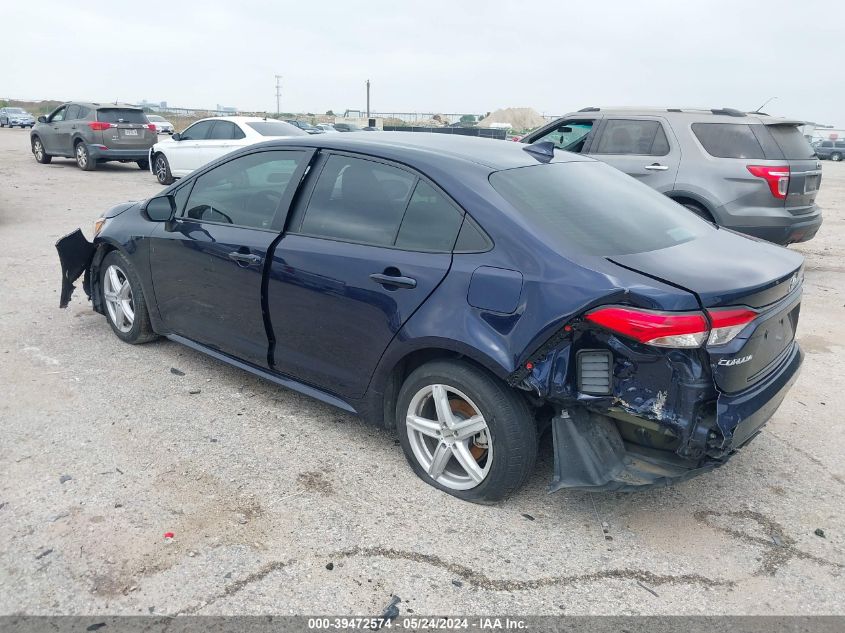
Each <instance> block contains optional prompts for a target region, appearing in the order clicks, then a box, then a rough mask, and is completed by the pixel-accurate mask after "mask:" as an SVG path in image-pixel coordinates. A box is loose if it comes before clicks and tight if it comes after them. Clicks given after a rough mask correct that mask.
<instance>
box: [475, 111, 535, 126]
mask: <svg viewBox="0 0 845 633" xmlns="http://www.w3.org/2000/svg"><path fill="white" fill-rule="evenodd" d="M545 122H546V120H545V119H544V118H543V117H542V116H541V115H540V113H539V112H537V111H536V110H535V109H534V108H503V109H501V110H496V111H495V112H491V113H490V114H488V115H487V116H486V117H484V118H483V119H482V120H481V121H480V122H479V123H478V126H479V127H505V126H508V127H510V128H512V129H514V130H532V129H534V128H535V127H540V126H541V125H543V124H544V123H545Z"/></svg>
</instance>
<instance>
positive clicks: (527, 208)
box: [490, 161, 715, 256]
mask: <svg viewBox="0 0 845 633" xmlns="http://www.w3.org/2000/svg"><path fill="white" fill-rule="evenodd" d="M490 184H492V185H493V188H494V189H495V190H496V191H498V192H499V194H501V196H502V197H503V198H504V199H505V200H507V201H508V202H509V203H510V204H511V205H512V206H513V207H514V209H516V211H517V212H519V213H520V214H522V216H523V217H524V218H525V220H526V222H528V223H529V224H530V225H531V226H532V227H533V230H534V233H535V234H536V235H537V236H538V237H541V238H542V239H545V240H546V241H547V242H548V243H550V244H552V245H560V244H565V245H566V247H567V248H568V249H569V250H572V251H575V252H581V253H585V254H588V255H600V256H612V255H627V254H631V253H642V252H645V251H653V250H658V249H661V248H669V247H671V246H675V245H677V244H682V243H684V242H688V241H690V240H693V239H695V238H696V237H699V236H701V235H704V234H706V233H707V232H708V231H712V230H715V229H714V228H713V227H712V226H711V225H709V224H708V223H707V222H705V221H704V220H701V219H700V218H698V217H697V216H695V215H694V214H692V213H690V212H689V211H687V210H686V209H684V208H683V207H682V206H680V205H679V204H677V203H676V202H672V200H670V199H669V198H667V197H666V196H664V195H663V194H661V193H658V192H657V191H655V190H654V189H652V188H651V187H649V186H647V185H644V184H642V183H640V182H637V181H635V180H633V179H631V178H630V177H628V176H626V175H625V174H623V173H622V172H621V171H618V170H617V169H614V168H613V167H611V166H610V165H607V164H605V163H601V162H597V161H596V162H592V161H591V162H576V163H550V164H548V165H535V166H531V167H522V168H519V169H509V170H505V171H498V172H495V173H493V174H491V176H490Z"/></svg>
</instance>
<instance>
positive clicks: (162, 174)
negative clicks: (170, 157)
mask: <svg viewBox="0 0 845 633" xmlns="http://www.w3.org/2000/svg"><path fill="white" fill-rule="evenodd" d="M155 170H156V178H158V181H159V182H160V183H162V184H164V181H165V180H167V163H166V162H165V160H164V157H163V156H159V157H158V158H156V162H155Z"/></svg>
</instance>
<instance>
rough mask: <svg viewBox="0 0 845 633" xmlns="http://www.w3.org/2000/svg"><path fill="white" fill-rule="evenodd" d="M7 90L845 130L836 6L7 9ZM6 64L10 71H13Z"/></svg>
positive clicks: (593, 3)
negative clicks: (600, 113)
mask: <svg viewBox="0 0 845 633" xmlns="http://www.w3.org/2000/svg"><path fill="white" fill-rule="evenodd" d="M0 42H2V50H3V51H4V54H3V61H2V63H0V97H11V98H18V99H79V100H91V101H100V100H103V101H105V100H108V101H113V100H115V99H119V100H121V101H129V102H137V101H140V100H141V99H147V100H149V101H167V102H168V104H170V105H172V106H180V107H197V108H203V107H215V106H216V105H217V104H221V105H228V106H236V107H238V108H240V109H243V110H260V111H263V110H267V111H274V110H275V107H276V99H275V87H274V82H275V80H274V77H273V76H274V74H276V73H278V74H281V75H283V81H282V110H283V111H302V112H325V111H326V110H328V109H333V110H334V111H335V112H337V111H338V110H340V111H343V110H344V109H346V108H349V109H356V108H359V109H364V107H365V103H366V102H365V92H364V81H365V80H366V79H367V78H369V79H371V80H372V109H373V110H374V111H379V112H445V113H455V112H458V113H463V112H467V113H483V112H487V111H489V110H494V109H496V108H500V107H518V106H529V107H532V108H535V109H536V110H538V111H539V112H541V113H545V114H562V113H564V112H567V111H571V110H577V109H579V108H581V107H584V106H600V105H656V106H676V107H677V106H707V107H718V106H728V107H736V108H743V109H747V110H753V109H755V108H757V107H758V106H759V105H760V104H761V103H762V102H763V101H765V100H766V99H768V98H769V97H772V96H776V97H777V99H776V100H774V101H773V102H772V103H771V104H770V105H769V106H767V108H766V110H767V111H768V112H770V113H772V114H781V115H786V116H790V117H796V118H802V119H806V120H813V121H817V122H820V123H831V124H836V125H838V126H845V70H843V69H844V68H845V0H827V1H823V0H789V1H788V2H785V1H782V0H768V1H765V2H750V1H743V0H732V1H722V0H707V1H706V2H705V1H701V2H698V1H688V0H648V1H643V2H635V1H632V0H615V1H611V0H589V1H587V2H578V3H574V2H565V1H564V0H558V1H556V2H555V1H549V2H535V1H530V0H521V1H519V2H504V1H498V0H475V1H473V2H466V1H464V0H452V1H450V2H440V1H436V0H426V1H424V2H415V3H406V2H401V1H400V0H388V1H386V2H382V1H380V0H367V1H364V2H358V1H354V0H353V1H350V0H344V1H342V2H333V1H332V0H323V1H322V2H301V1H300V2H296V3H286V2H276V3H272V4H271V3H269V2H267V3H260V2H252V1H250V0H240V1H238V2H231V1H229V2H225V3H223V2H219V3H218V2H215V1H214V0H209V1H208V2H178V1H177V2H152V3H150V2H144V3H140V2H137V1H135V2H122V1H120V0H111V1H100V0H84V1H82V2H78V3H77V2H73V1H71V0H62V1H61V2H54V1H51V0H37V1H35V2H16V1H10V2H6V3H4V7H3V10H2V18H0ZM9 62H12V63H9Z"/></svg>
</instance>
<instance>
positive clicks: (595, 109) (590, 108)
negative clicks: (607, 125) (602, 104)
mask: <svg viewBox="0 0 845 633" xmlns="http://www.w3.org/2000/svg"><path fill="white" fill-rule="evenodd" d="M599 111H601V108H596V107H592V106H591V107H589V108H581V109H580V110H578V112H599Z"/></svg>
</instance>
